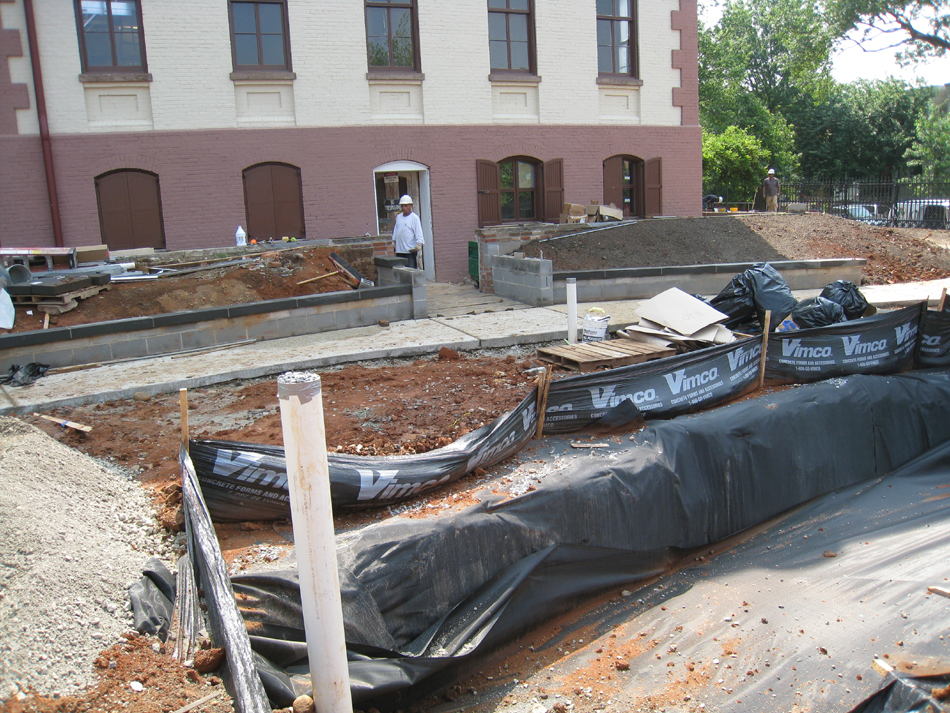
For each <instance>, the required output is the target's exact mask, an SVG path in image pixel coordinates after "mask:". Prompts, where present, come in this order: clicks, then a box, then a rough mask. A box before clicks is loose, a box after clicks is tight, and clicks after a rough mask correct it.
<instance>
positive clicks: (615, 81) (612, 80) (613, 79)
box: [597, 75, 643, 87]
mask: <svg viewBox="0 0 950 713" xmlns="http://www.w3.org/2000/svg"><path fill="white" fill-rule="evenodd" d="M597 83H598V84H606V85H608V86H615V87H642V86H643V80H642V79H637V78H636V77H620V76H610V75H601V76H599V77H597Z"/></svg>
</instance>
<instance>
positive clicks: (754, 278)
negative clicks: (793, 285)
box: [709, 262, 798, 332]
mask: <svg viewBox="0 0 950 713" xmlns="http://www.w3.org/2000/svg"><path fill="white" fill-rule="evenodd" d="M709 304H711V305H712V306H713V307H715V308H716V309H718V310H719V311H720V312H722V313H723V314H726V315H728V316H729V319H728V320H727V321H726V323H725V324H726V327H728V328H729V329H731V330H733V331H742V332H756V331H758V332H761V331H762V327H761V324H762V323H763V322H764V321H765V313H766V312H767V311H768V312H771V313H772V321H771V324H772V329H774V328H775V327H776V326H777V325H779V324H781V322H782V320H784V319H785V318H786V317H787V316H788V314H789V312H791V311H792V310H793V309H794V308H795V305H797V304H798V300H796V299H795V296H794V295H793V294H792V291H791V289H789V287H788V284H787V283H786V282H785V278H783V277H782V276H781V275H780V274H779V272H778V270H776V269H775V268H774V267H772V266H771V265H770V264H768V263H765V262H760V263H756V264H755V265H753V266H752V267H750V268H749V269H748V270H745V271H744V272H741V273H740V274H738V275H736V276H735V277H733V278H732V282H730V283H729V285H728V286H727V287H726V288H725V289H724V290H723V291H722V292H720V293H719V294H718V295H716V296H715V297H713V298H712V300H710V302H709ZM753 317H754V318H755V320H757V321H758V325H759V326H758V327H757V328H756V325H755V322H754V321H753V319H752V318H753Z"/></svg>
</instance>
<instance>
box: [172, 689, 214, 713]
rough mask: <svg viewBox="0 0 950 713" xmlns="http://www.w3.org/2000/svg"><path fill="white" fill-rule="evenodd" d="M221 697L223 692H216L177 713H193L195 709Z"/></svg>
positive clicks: (176, 712) (180, 709)
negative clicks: (189, 712)
mask: <svg viewBox="0 0 950 713" xmlns="http://www.w3.org/2000/svg"><path fill="white" fill-rule="evenodd" d="M220 695H221V691H215V692H214V693H212V694H210V695H207V696H205V697H204V698H199V699H198V700H197V701H195V702H194V703H189V704H188V705H187V706H185V707H184V708H179V709H178V710H177V711H175V713H188V711H193V710H194V709H195V708H197V707H198V706H200V705H202V704H203V703H207V702H208V701H210V700H212V699H214V698H217V697H218V696H220Z"/></svg>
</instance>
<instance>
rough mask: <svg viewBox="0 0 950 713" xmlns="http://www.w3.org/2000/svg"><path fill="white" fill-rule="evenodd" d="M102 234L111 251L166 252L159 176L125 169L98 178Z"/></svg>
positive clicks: (97, 186) (97, 198) (97, 191)
mask: <svg viewBox="0 0 950 713" xmlns="http://www.w3.org/2000/svg"><path fill="white" fill-rule="evenodd" d="M96 201H97V202H98V204H99V230H100V234H101V235H102V242H103V244H104V245H108V246H109V248H110V249H111V250H134V249H137V248H154V249H156V250H164V248H165V228H164V225H163V221H162V197H161V192H160V190H159V186H158V176H157V175H155V174H154V173H149V172H148V171H138V170H134V169H122V170H119V171H110V172H109V173H103V174H102V175H101V176H96Z"/></svg>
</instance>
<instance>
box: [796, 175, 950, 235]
mask: <svg viewBox="0 0 950 713" xmlns="http://www.w3.org/2000/svg"><path fill="white" fill-rule="evenodd" d="M791 203H804V204H805V209H806V210H809V211H819V212H822V213H829V214H832V215H839V216H841V217H843V218H850V219H852V220H860V221H863V222H866V223H871V224H874V225H890V226H895V227H901V228H930V229H938V230H948V229H950V181H919V180H913V179H900V180H896V181H826V182H801V181H799V182H794V181H790V182H787V183H785V184H784V185H783V186H782V195H781V196H780V197H779V209H780V210H787V209H788V206H789V204H791Z"/></svg>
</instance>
